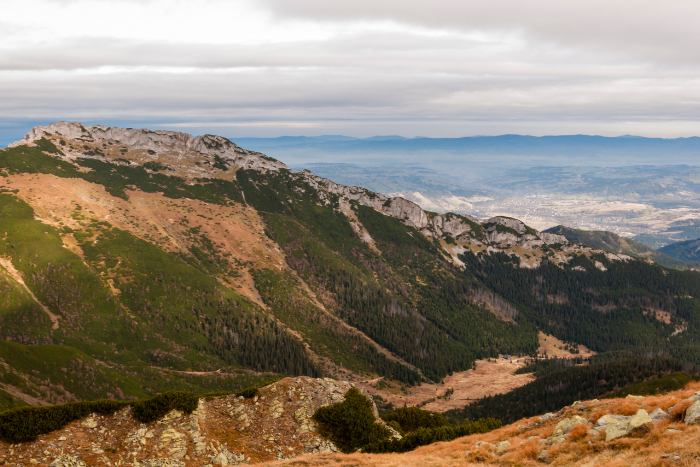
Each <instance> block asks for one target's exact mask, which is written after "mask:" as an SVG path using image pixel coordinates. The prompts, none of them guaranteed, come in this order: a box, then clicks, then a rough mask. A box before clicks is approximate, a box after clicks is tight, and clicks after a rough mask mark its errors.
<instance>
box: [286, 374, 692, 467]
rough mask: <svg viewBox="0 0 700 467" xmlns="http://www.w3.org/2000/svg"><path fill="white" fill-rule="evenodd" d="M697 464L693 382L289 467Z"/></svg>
mask: <svg viewBox="0 0 700 467" xmlns="http://www.w3.org/2000/svg"><path fill="white" fill-rule="evenodd" d="M484 464H486V465H509V466H510V465H512V466H536V465H540V466H542V465H555V466H619V467H622V466H631V465H635V466H636V465H653V466H665V465H682V466H695V465H700V383H691V384H689V385H688V386H686V388H685V389H683V390H680V391H675V392H672V393H669V394H667V395H663V396H649V397H638V396H628V397H627V398H625V399H607V400H602V401H599V400H593V401H583V402H576V403H574V404H573V405H572V406H570V407H565V408H563V409H562V410H560V411H559V412H557V413H548V414H544V415H542V416H538V417H532V418H529V419H524V420H521V421H519V422H517V423H514V424H512V425H507V426H504V427H502V428H500V429H498V430H494V431H492V432H491V433H487V434H480V435H472V436H467V437H464V438H459V439H456V440H454V441H450V442H444V443H435V444H431V445H429V446H424V447H421V448H418V449H416V450H415V451H412V452H409V453H406V454H352V455H343V454H319V455H316V456H313V457H311V456H305V457H302V458H298V459H293V460H285V461H281V462H275V463H274V465H291V466H301V465H303V466H347V465H352V466H376V467H389V466H402V465H419V466H421V467H431V466H436V467H437V466H446V467H449V466H465V465H484Z"/></svg>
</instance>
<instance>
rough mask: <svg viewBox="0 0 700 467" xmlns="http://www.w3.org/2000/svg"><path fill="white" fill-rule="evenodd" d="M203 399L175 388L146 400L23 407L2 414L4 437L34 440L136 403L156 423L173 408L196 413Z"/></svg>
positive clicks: (145, 419) (137, 409) (137, 413)
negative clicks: (83, 420)
mask: <svg viewBox="0 0 700 467" xmlns="http://www.w3.org/2000/svg"><path fill="white" fill-rule="evenodd" d="M198 403H199V398H198V397H197V396H196V395H195V394H194V393H192V392H184V391H172V392H164V393H162V394H158V395H157V396H155V397H153V398H151V399H147V400H144V401H136V402H131V401H113V400H99V401H86V402H69V403H67V404H63V405H52V406H48V407H20V408H16V409H11V410H8V411H6V412H2V413H0V439H2V440H3V441H7V442H8V443H19V442H22V441H32V440H34V439H36V437H37V436H39V435H43V434H46V433H51V432H52V431H56V430H60V429H61V428H63V427H64V426H66V425H67V424H69V423H70V422H72V421H75V420H79V419H81V418H84V417H87V416H88V415H90V414H91V413H99V414H103V415H110V414H113V413H114V412H116V411H117V410H119V409H121V408H123V407H126V406H129V405H131V406H133V411H134V416H135V417H136V418H137V419H138V420H140V421H141V422H144V423H149V422H154V421H156V420H158V419H159V418H161V417H163V416H164V415H165V414H167V413H168V412H170V411H171V410H173V409H177V410H181V411H183V412H185V413H192V412H193V411H194V410H195V409H196V408H197V404H198Z"/></svg>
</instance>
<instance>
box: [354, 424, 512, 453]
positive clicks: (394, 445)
mask: <svg viewBox="0 0 700 467" xmlns="http://www.w3.org/2000/svg"><path fill="white" fill-rule="evenodd" d="M501 426H502V424H501V421H500V420H494V419H493V418H482V419H479V420H477V421H475V422H465V423H462V424H461V425H458V426H454V425H450V426H441V427H439V428H419V429H417V430H416V431H414V432H413V433H409V434H408V435H406V436H404V437H403V438H401V439H400V440H393V439H392V440H383V441H382V440H380V441H375V442H373V443H371V444H368V445H365V446H363V448H362V452H368V453H387V452H398V453H401V452H408V451H413V450H414V449H416V448H418V447H420V446H425V445H427V444H431V443H435V442H438V441H452V440H453V439H456V438H461V437H462V436H468V435H473V434H475V433H487V432H489V431H492V430H495V429H496V428H500V427H501Z"/></svg>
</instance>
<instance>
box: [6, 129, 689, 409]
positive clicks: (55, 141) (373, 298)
mask: <svg viewBox="0 0 700 467" xmlns="http://www.w3.org/2000/svg"><path fill="white" fill-rule="evenodd" d="M0 174H1V175H2V178H0V190H1V191H2V193H0V226H2V228H0V258H2V263H0V266H2V267H0V272H1V274H0V279H1V280H2V282H0V287H3V290H6V291H7V293H6V294H5V295H3V297H2V298H0V323H2V324H1V325H0V337H1V338H3V339H5V340H8V341H14V342H19V343H22V344H25V345H31V346H35V345H51V344H53V345H56V344H57V345H62V346H64V347H71V348H74V349H76V351H78V352H82V353H83V354H85V355H87V356H89V357H91V358H93V359H96V361H100V362H103V363H104V364H105V365H107V366H108V367H111V368H115V371H118V372H119V373H120V374H124V375H130V376H131V377H133V378H134V379H135V380H136V381H137V383H138V385H139V386H141V388H140V389H143V390H144V391H145V392H146V393H152V392H155V391H158V390H163V389H164V387H165V386H167V384H168V381H170V382H172V384H173V385H175V384H176V383H177V384H180V386H178V387H191V388H192V389H195V390H203V389H204V386H205V384H204V381H206V382H207V383H206V388H207V389H216V388H231V386H237V387H240V386H241V385H243V384H248V383H249V382H252V381H255V380H258V381H259V380H263V379H267V378H269V377H270V376H269V375H270V374H275V375H280V376H282V375H309V376H317V375H332V376H335V377H339V378H343V379H348V380H352V381H359V380H367V379H373V378H377V377H384V378H388V379H393V380H397V381H400V382H402V383H404V384H418V383H420V382H421V381H423V380H432V381H440V380H442V378H444V377H445V376H447V375H450V374H452V373H455V372H460V371H465V370H469V369H471V368H472V367H473V365H474V362H475V361H476V360H477V359H482V358H488V357H496V356H498V355H499V354H503V353H508V354H532V353H535V352H536V351H537V348H538V332H539V331H544V332H547V333H549V334H551V335H554V336H556V337H557V338H559V339H562V340H565V341H567V342H572V343H573V342H575V343H580V344H583V345H586V346H588V347H589V348H591V349H592V350H594V351H596V352H632V353H634V352H638V351H639V350H640V349H652V348H653V349H655V350H658V351H663V352H666V353H667V354H669V355H672V356H677V357H679V358H681V357H682V358H683V359H685V360H688V361H691V362H694V363H700V349H698V348H697V345H696V344H695V342H696V341H695V339H696V338H697V337H698V336H697V334H698V331H700V312H699V311H698V310H700V306H698V302H697V299H696V298H693V297H700V277H698V275H697V274H695V273H692V272H683V271H673V270H666V269H663V268H661V267H659V266H658V265H656V264H648V263H647V262H645V261H642V260H636V259H634V258H632V257H630V256H627V255H624V254H612V253H609V252H605V251H602V250H596V249H594V248H590V247H586V246H583V245H579V244H577V243H573V242H570V241H569V240H567V239H566V237H564V236H562V235H558V234H553V233H547V232H538V231H536V230H534V229H532V228H530V227H528V226H527V225H525V224H523V223H522V222H520V221H518V220H517V219H512V218H506V217H494V218H492V219H488V220H486V221H484V222H480V221H479V220H477V219H476V218H473V217H470V216H460V215H455V214H451V213H448V214H441V215H438V214H434V213H428V212H425V211H423V210H422V209H421V208H420V207H419V206H418V205H416V204H414V203H412V202H410V201H407V200H405V199H403V198H396V197H395V198H390V197H386V196H383V195H380V194H377V193H374V192H371V191H369V190H366V189H364V188H359V187H347V186H343V185H339V184H336V183H334V182H332V181H330V180H327V179H323V178H321V177H318V176H316V175H314V174H313V173H311V172H308V171H302V172H292V171H291V170H289V169H288V168H287V166H286V165H284V164H283V163H281V162H279V161H277V160H275V159H272V158H269V157H267V156H265V155H263V154H259V153H255V152H251V151H246V150H244V149H242V148H239V147H238V146H236V145H235V144H234V143H232V142H230V141H229V140H227V139H225V138H222V137H218V136H212V135H206V136H201V137H197V138H192V137H191V136H190V135H185V134H182V133H175V132H166V131H158V132H152V131H149V130H136V129H123V128H107V127H102V126H94V127H85V126H83V125H81V124H78V123H64V122H61V123H57V124H53V125H50V126H48V127H37V128H35V129H34V130H32V132H30V134H29V135H27V137H26V138H25V139H24V140H23V141H21V142H18V143H16V144H13V145H12V147H11V148H8V149H7V150H3V151H0ZM77 358H78V357H75V358H74V360H75V359H77ZM8 363H9V362H8ZM32 371H37V372H39V375H43V374H44V373H45V371H44V369H43V368H41V366H40V365H39V366H38V368H33V369H32ZM153 372H156V373H157V374H159V375H160V374H161V373H162V375H163V380H162V381H161V380H153V379H152V377H151V375H152V373H153ZM205 375H206V376H209V378H205V377H202V378H200V379H197V378H195V377H199V376H205ZM46 377H47V378H48V379H49V380H51V381H53V379H52V378H54V376H52V375H50V374H48V373H47V374H46ZM191 377H192V378H191ZM0 382H2V381H0ZM6 383H7V384H12V383H11V382H10V381H7V382H6ZM188 385H189V386H188ZM100 391H101V390H97V391H96V392H94V393H93V394H91V395H81V396H80V397H91V398H99V397H107V396H108V394H107V392H111V393H112V394H113V391H106V390H105V391H102V392H100ZM46 397H47V398H48V399H47V400H49V401H53V400H54V399H52V398H51V397H54V396H51V397H49V396H46ZM74 397H75V398H77V397H78V396H76V395H74Z"/></svg>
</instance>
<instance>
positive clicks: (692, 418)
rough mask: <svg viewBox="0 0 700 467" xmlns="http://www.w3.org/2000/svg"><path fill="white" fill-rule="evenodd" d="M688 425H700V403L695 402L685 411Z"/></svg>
mask: <svg viewBox="0 0 700 467" xmlns="http://www.w3.org/2000/svg"><path fill="white" fill-rule="evenodd" d="M683 421H684V422H685V423H687V424H688V425H690V424H693V423H698V422H699V421H700V401H698V402H695V403H694V404H693V405H691V406H690V407H688V410H686V411H685V420H683Z"/></svg>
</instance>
